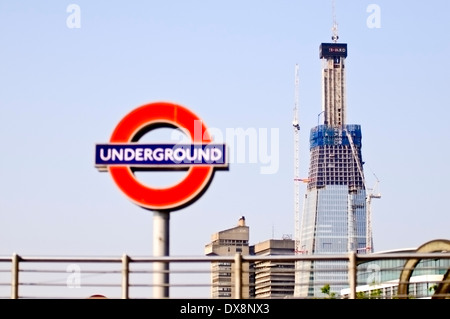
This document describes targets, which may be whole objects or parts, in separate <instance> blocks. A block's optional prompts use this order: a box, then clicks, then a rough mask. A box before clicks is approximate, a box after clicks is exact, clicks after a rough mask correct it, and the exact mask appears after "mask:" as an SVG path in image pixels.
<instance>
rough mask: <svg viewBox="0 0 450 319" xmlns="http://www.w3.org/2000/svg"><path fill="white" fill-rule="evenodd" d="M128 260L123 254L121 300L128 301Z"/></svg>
mask: <svg viewBox="0 0 450 319" xmlns="http://www.w3.org/2000/svg"><path fill="white" fill-rule="evenodd" d="M129 264H130V258H129V257H128V256H127V255H126V254H123V256H122V299H128V293H129V278H130V269H129Z"/></svg>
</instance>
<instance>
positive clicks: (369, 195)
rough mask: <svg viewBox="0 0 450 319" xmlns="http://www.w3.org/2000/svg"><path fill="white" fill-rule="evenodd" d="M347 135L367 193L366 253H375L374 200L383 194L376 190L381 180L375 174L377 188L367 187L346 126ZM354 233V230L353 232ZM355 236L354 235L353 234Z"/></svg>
mask: <svg viewBox="0 0 450 319" xmlns="http://www.w3.org/2000/svg"><path fill="white" fill-rule="evenodd" d="M343 129H344V131H345V134H346V135H347V137H348V141H349V143H350V147H351V150H352V154H353V157H354V159H355V162H356V165H357V167H358V172H359V175H360V176H361V180H362V183H363V187H364V190H365V192H366V247H365V251H366V253H372V252H373V237H372V236H373V234H372V198H381V194H380V193H375V190H377V186H378V183H379V180H378V178H377V176H376V175H375V174H373V175H374V176H375V179H376V181H375V186H374V187H373V188H372V189H368V188H367V187H366V181H365V178H364V173H363V170H362V167H361V164H360V161H359V158H358V154H357V151H356V149H355V145H354V144H353V138H352V136H351V134H350V133H349V132H348V130H347V128H346V127H345V126H344V127H343ZM352 231H353V233H354V230H352ZM353 235H354V234H353Z"/></svg>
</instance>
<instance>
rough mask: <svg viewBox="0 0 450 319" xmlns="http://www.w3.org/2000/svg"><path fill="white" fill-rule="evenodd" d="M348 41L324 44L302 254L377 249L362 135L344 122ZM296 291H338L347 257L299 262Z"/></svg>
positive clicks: (305, 293)
mask: <svg viewBox="0 0 450 319" xmlns="http://www.w3.org/2000/svg"><path fill="white" fill-rule="evenodd" d="M347 54H348V50H347V44H346V43H337V42H334V43H322V44H321V45H320V54H319V56H320V59H321V60H322V61H323V67H322V112H320V113H319V114H318V117H319V119H320V118H322V121H323V122H322V124H318V125H317V126H316V127H314V128H312V129H311V131H310V163H309V173H308V179H307V189H306V194H305V196H304V199H303V201H304V202H303V212H302V218H301V226H300V234H299V239H298V240H299V244H298V245H299V248H298V250H299V251H298V253H301V254H306V255H311V254H333V255H336V254H347V253H349V252H358V253H370V252H372V251H373V245H372V238H371V231H370V229H369V226H370V224H369V220H368V215H367V205H366V188H365V181H364V172H363V160H362V155H361V147H362V134H361V127H360V125H357V124H347V123H346V113H347V103H346V72H345V71H346V69H345V61H346V58H347ZM296 267H297V268H298V269H297V270H298V272H297V279H296V281H297V283H298V285H296V292H295V296H297V297H322V296H323V294H321V288H322V287H323V286H324V285H326V284H329V285H330V289H331V291H334V292H336V293H337V294H339V292H340V290H341V289H342V288H343V287H345V285H346V283H347V282H348V280H347V268H346V267H347V265H346V262H345V261H334V262H331V261H314V262H313V261H304V262H303V261H302V262H299V263H297V266H296Z"/></svg>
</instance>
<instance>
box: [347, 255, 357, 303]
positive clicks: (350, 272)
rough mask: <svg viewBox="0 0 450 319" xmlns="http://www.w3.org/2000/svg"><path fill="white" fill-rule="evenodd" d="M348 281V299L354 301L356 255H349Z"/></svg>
mask: <svg viewBox="0 0 450 319" xmlns="http://www.w3.org/2000/svg"><path fill="white" fill-rule="evenodd" d="M348 281H349V284H350V299H356V253H355V252H354V251H352V252H350V254H349V262H348Z"/></svg>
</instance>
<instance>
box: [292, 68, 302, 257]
mask: <svg viewBox="0 0 450 319" xmlns="http://www.w3.org/2000/svg"><path fill="white" fill-rule="evenodd" d="M299 84H300V81H299V76H298V64H296V65H295V97H294V119H293V121H292V126H293V127H294V216H295V235H294V236H295V253H296V254H297V253H298V252H299V248H300V247H299V243H300V225H299V223H300V182H301V181H302V179H301V178H300V177H299V169H300V146H299V141H300V124H299V121H298V96H299Z"/></svg>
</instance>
